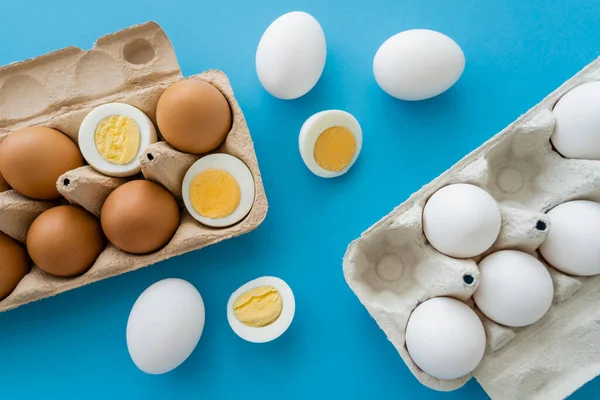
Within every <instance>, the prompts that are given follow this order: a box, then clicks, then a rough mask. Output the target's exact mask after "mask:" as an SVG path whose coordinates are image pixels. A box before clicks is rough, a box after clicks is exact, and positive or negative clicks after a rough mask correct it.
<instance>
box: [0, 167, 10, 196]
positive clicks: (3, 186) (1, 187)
mask: <svg viewBox="0 0 600 400" xmlns="http://www.w3.org/2000/svg"><path fill="white" fill-rule="evenodd" d="M9 189H10V186H9V185H8V183H6V180H5V179H4V176H2V173H1V172H0V193H1V192H5V191H7V190H9Z"/></svg>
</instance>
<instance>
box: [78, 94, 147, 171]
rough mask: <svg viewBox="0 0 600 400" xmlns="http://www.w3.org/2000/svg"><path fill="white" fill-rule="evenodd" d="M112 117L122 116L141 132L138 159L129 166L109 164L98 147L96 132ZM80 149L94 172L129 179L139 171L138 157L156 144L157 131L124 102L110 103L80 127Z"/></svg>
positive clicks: (98, 108) (102, 106)
mask: <svg viewBox="0 0 600 400" xmlns="http://www.w3.org/2000/svg"><path fill="white" fill-rule="evenodd" d="M112 115H122V116H125V117H129V118H131V119H133V120H134V121H135V123H136V124H137V126H138V128H139V131H140V148H139V149H138V153H137V155H136V156H135V158H134V159H133V160H132V161H131V162H130V163H128V164H124V165H119V164H113V163H111V162H109V161H107V160H106V159H105V158H104V157H102V155H101V154H100V152H98V148H97V147H96V142H95V138H94V136H95V133H96V127H97V126H98V124H99V123H100V122H101V121H102V120H103V119H105V118H107V117H110V116H112ZM78 141H79V149H80V150H81V154H82V155H83V157H84V158H85V160H86V161H87V162H88V164H90V166H92V168H94V169H95V170H97V171H99V172H101V173H103V174H104V175H108V176H115V177H126V176H132V175H135V174H137V173H139V172H140V170H141V167H140V160H139V156H140V155H141V154H142V153H143V152H144V151H145V150H146V148H147V147H148V146H150V145H151V144H152V143H155V142H156V141H157V135H156V128H154V125H153V124H152V121H151V120H150V118H148V116H147V115H146V114H144V113H143V112H142V111H140V110H139V109H137V108H135V107H133V106H130V105H129V104H124V103H108V104H104V105H101V106H98V107H96V108H94V109H93V110H92V111H91V112H90V113H89V114H88V115H87V116H86V117H85V118H84V119H83V122H82V123H81V126H80V127H79V138H78Z"/></svg>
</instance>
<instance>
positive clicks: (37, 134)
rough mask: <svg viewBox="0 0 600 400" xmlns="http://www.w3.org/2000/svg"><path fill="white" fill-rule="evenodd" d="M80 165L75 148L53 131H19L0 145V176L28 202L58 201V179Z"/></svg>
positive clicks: (71, 142)
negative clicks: (30, 200) (29, 199)
mask: <svg viewBox="0 0 600 400" xmlns="http://www.w3.org/2000/svg"><path fill="white" fill-rule="evenodd" d="M82 165H83V157H82V156H81V153H80V152H79V148H78V147H77V145H76V144H75V143H74V142H73V141H72V140H71V139H69V138H68V137H67V136H65V135H64V134H62V133H61V132H59V131H57V130H55V129H51V128H45V127H41V126H32V127H28V128H23V129H20V130H18V131H15V132H13V133H11V134H10V135H9V136H8V137H7V138H6V139H4V141H2V143H1V144H0V172H1V173H2V175H3V176H4V179H5V180H6V182H8V184H9V185H10V186H12V188H13V189H15V190H16V191H17V192H19V193H21V194H23V195H25V196H27V197H30V198H32V199H38V200H54V199H57V198H59V197H60V194H59V193H58V190H57V189H56V181H57V180H58V177H59V176H61V175H62V174H64V173H65V172H67V171H69V170H72V169H75V168H78V167H81V166H82Z"/></svg>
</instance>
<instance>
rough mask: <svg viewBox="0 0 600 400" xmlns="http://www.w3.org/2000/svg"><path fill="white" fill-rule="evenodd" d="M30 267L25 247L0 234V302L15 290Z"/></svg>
mask: <svg viewBox="0 0 600 400" xmlns="http://www.w3.org/2000/svg"><path fill="white" fill-rule="evenodd" d="M30 267H31V261H30V260H29V256H28V255H27V251H26V250H25V247H24V246H22V245H21V244H20V243H19V242H17V241H16V240H14V239H13V238H11V237H10V236H8V235H6V234H4V233H2V232H0V300H2V299H4V298H5V297H6V296H8V295H9V294H11V293H12V291H13V290H15V288H16V287H17V285H18V284H19V282H20V281H21V279H23V277H24V276H25V275H26V274H27V273H28V272H29V269H30Z"/></svg>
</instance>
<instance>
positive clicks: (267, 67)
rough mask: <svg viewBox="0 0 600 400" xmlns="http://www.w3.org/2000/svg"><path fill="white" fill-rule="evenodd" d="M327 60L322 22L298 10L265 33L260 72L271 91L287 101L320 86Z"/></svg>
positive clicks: (259, 55)
mask: <svg viewBox="0 0 600 400" xmlns="http://www.w3.org/2000/svg"><path fill="white" fill-rule="evenodd" d="M326 57H327V46H326V43H325V34H324V33H323V29H322V28H321V25H319V22H317V20H316V19H315V18H314V17H313V16H311V15H310V14H307V13H305V12H301V11H294V12H290V13H287V14H284V15H282V16H280V17H279V18H277V19H276V20H275V21H273V23H271V25H269V27H268V28H267V30H266V31H265V32H264V33H263V35H262V37H261V38H260V42H259V43H258V48H257V50H256V73H257V74H258V79H259V80H260V83H261V84H262V85H263V87H264V88H265V89H266V90H267V92H269V93H271V94H272V95H273V96H275V97H277V98H280V99H283V100H290V99H295V98H298V97H300V96H304V95H305V94H306V93H308V92H309V91H310V90H311V89H312V88H313V87H314V86H315V85H316V83H317V82H318V80H319V78H320V77H321V74H322V73H323V68H325V59H326Z"/></svg>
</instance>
